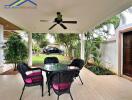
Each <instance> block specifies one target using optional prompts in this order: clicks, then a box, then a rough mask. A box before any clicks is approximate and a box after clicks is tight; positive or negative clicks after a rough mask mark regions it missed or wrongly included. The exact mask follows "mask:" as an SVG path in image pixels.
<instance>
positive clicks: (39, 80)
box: [17, 63, 43, 100]
mask: <svg viewBox="0 0 132 100" xmlns="http://www.w3.org/2000/svg"><path fill="white" fill-rule="evenodd" d="M17 69H18V71H19V72H20V74H21V76H22V78H23V81H24V86H23V89H22V93H21V96H20V100H21V99H22V95H23V92H24V90H25V87H31V86H37V85H40V86H41V88H42V96H43V75H42V70H41V69H39V68H30V67H29V66H28V65H27V64H25V63H21V64H18V66H17Z"/></svg>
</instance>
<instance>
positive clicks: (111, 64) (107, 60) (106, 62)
mask: <svg viewBox="0 0 132 100" xmlns="http://www.w3.org/2000/svg"><path fill="white" fill-rule="evenodd" d="M116 45H117V44H116V39H113V40H109V41H104V42H103V43H102V44H101V63H102V64H103V66H104V67H106V68H108V69H110V70H112V71H113V72H115V73H118V53H117V46H116Z"/></svg>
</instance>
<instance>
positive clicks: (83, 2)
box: [0, 0, 132, 100]
mask: <svg viewBox="0 0 132 100" xmlns="http://www.w3.org/2000/svg"><path fill="white" fill-rule="evenodd" d="M28 1H30V0H27V1H26V0H25V3H24V4H22V5H19V6H15V5H13V6H12V5H11V6H10V4H12V3H13V2H14V0H10V1H9V0H3V1H0V3H1V5H2V6H0V17H1V18H4V19H5V20H7V21H9V22H11V23H13V25H15V27H17V28H15V29H9V28H8V27H7V28H6V27H5V26H8V25H6V24H2V23H0V44H1V45H2V46H3V44H4V38H3V37H4V36H3V34H4V32H5V31H16V30H17V31H18V30H23V31H25V32H27V33H28V65H30V66H32V33H42V34H43V33H65V34H68V33H76V34H81V36H80V39H81V48H80V51H81V53H80V54H81V55H80V58H81V59H84V54H85V47H84V44H85V42H84V33H86V32H87V31H91V30H92V29H93V28H94V27H96V26H97V25H99V24H101V23H102V22H103V21H105V20H107V19H108V18H110V17H112V16H114V15H116V14H118V13H120V12H122V11H123V10H125V9H127V8H129V7H130V6H132V1H131V0H122V1H121V0H101V1H100V0H76V1H75V0H71V1H66V0H56V1H55V0H46V1H44V0H36V1H34V2H35V5H32V4H31V2H28ZM56 12H61V13H62V15H63V19H64V20H71V21H72V20H75V21H77V24H65V25H66V26H67V28H68V29H63V28H62V27H60V26H59V25H57V26H56V27H54V28H53V29H51V30H49V28H50V27H51V26H52V25H53V24H54V23H55V22H54V18H55V17H56ZM41 20H43V22H41ZM47 20H48V21H47ZM2 56H3V48H1V47H0V64H1V65H2V64H3V57H2ZM1 65H0V66H1ZM117 74H118V73H117ZM43 75H44V96H43V97H41V91H40V87H31V88H28V89H26V90H25V92H24V95H23V100H55V99H56V95H54V92H53V90H52V91H51V96H48V90H47V86H46V84H45V83H46V78H45V73H44V72H43ZM80 75H81V77H82V80H83V82H84V85H81V83H80V81H79V79H78V78H77V79H76V80H75V81H74V82H73V85H72V88H71V93H72V95H73V98H74V100H132V82H131V81H129V80H127V79H124V78H122V77H119V76H117V75H109V76H105V75H103V76H97V75H95V74H93V73H92V72H90V71H89V70H87V69H86V68H83V69H82V70H81V73H80ZM0 84H1V89H0V99H1V100H18V99H19V97H20V94H21V89H22V87H23V80H22V78H21V76H20V74H17V75H1V76H0ZM60 100H70V97H69V95H62V96H61V97H60Z"/></svg>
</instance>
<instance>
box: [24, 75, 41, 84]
mask: <svg viewBox="0 0 132 100" xmlns="http://www.w3.org/2000/svg"><path fill="white" fill-rule="evenodd" d="M41 81H43V78H42V77H41V76H38V77H33V78H27V79H25V82H26V83H28V84H31V83H36V82H41Z"/></svg>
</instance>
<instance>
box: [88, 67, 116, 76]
mask: <svg viewBox="0 0 132 100" xmlns="http://www.w3.org/2000/svg"><path fill="white" fill-rule="evenodd" d="M86 68H87V69H89V70H90V71H92V72H93V73H95V74H96V75H115V73H113V72H112V71H110V70H109V69H107V68H104V67H100V66H95V65H94V66H88V67H86Z"/></svg>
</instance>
